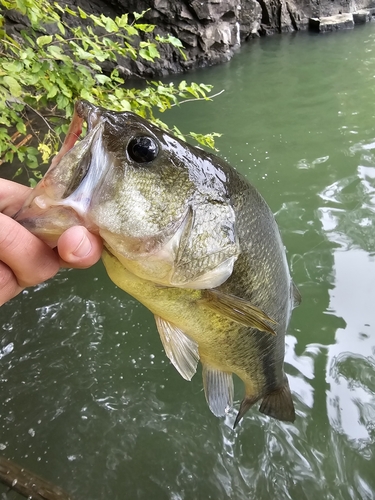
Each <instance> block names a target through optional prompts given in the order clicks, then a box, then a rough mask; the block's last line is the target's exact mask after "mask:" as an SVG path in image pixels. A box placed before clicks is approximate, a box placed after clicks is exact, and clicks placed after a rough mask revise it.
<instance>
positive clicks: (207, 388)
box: [202, 363, 233, 417]
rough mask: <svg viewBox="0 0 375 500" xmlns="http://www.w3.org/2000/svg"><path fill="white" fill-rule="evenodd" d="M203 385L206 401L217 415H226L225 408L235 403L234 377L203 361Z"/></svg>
mask: <svg viewBox="0 0 375 500" xmlns="http://www.w3.org/2000/svg"><path fill="white" fill-rule="evenodd" d="M202 375H203V387H204V393H205V396H206V401H207V404H208V406H209V407H210V410H211V411H212V413H213V414H214V415H215V416H216V417H221V416H223V415H225V410H226V408H227V407H228V406H232V404H233V377H232V374H231V373H228V372H223V371H221V370H217V369H216V368H212V367H210V366H207V365H206V364H204V363H203V370H202Z"/></svg>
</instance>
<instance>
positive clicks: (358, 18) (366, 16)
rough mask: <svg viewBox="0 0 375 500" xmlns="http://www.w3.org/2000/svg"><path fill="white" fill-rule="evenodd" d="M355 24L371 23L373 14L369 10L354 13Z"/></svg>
mask: <svg viewBox="0 0 375 500" xmlns="http://www.w3.org/2000/svg"><path fill="white" fill-rule="evenodd" d="M353 21H354V24H364V23H367V22H368V21H371V13H370V12H369V11H368V10H357V12H353Z"/></svg>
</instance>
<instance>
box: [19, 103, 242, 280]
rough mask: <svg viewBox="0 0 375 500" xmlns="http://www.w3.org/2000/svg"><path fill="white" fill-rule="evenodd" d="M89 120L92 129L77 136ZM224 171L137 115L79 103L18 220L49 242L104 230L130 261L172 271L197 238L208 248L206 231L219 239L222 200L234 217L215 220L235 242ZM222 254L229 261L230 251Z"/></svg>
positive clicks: (111, 243) (116, 250)
mask: <svg viewBox="0 0 375 500" xmlns="http://www.w3.org/2000/svg"><path fill="white" fill-rule="evenodd" d="M84 122H86V124H87V133H86V135H85V137H83V138H82V139H80V140H78V139H79V137H80V135H81V131H82V127H83V124H84ZM226 175H227V174H226V173H225V172H224V170H223V169H221V168H219V167H217V166H215V165H214V163H213V162H212V159H211V157H210V155H208V154H206V153H204V152H203V151H202V150H199V149H197V148H193V147H192V146H189V145H188V144H185V143H184V142H182V141H180V140H178V139H177V138H175V137H173V136H172V135H170V134H168V133H166V132H165V131H164V130H162V129H160V128H158V127H156V126H154V125H152V124H151V123H149V122H148V121H147V120H144V119H143V118H141V117H139V116H137V115H135V114H134V113H131V112H114V111H108V110H105V109H103V108H101V107H98V106H94V105H93V104H91V103H88V102H86V101H78V102H76V104H75V111H74V116H73V119H72V123H71V125H70V128H69V130H68V133H67V136H66V139H65V141H64V144H63V146H62V148H61V150H60V152H59V153H58V154H57V155H56V157H55V158H54V159H53V160H52V163H51V166H50V168H49V169H48V171H47V173H46V174H45V176H44V177H43V179H42V180H41V181H40V182H39V184H38V185H37V186H36V188H35V189H34V190H33V191H32V193H31V194H30V196H29V198H28V199H27V200H26V202H25V204H24V206H23V207H22V208H21V210H20V211H19V212H18V213H17V214H16V216H15V218H16V220H17V221H19V222H20V223H21V224H23V225H24V226H25V227H26V228H27V229H29V230H30V231H31V232H32V233H34V234H36V235H37V236H39V237H40V238H41V239H42V240H44V241H45V242H46V243H48V244H49V245H50V246H51V247H53V246H56V243H57V239H58V238H59V236H60V235H61V234H62V233H63V232H64V231H65V230H66V229H68V228H69V227H71V226H73V225H77V224H80V225H83V226H85V227H86V228H87V229H89V230H90V231H92V232H93V233H97V234H99V235H101V236H102V237H103V239H104V241H105V243H106V244H107V247H109V248H110V250H111V251H112V252H113V253H114V254H116V255H119V256H120V257H121V258H123V259H124V260H126V259H128V260H129V259H130V260H132V261H137V260H142V259H143V261H144V260H145V259H146V260H147V259H148V262H149V261H152V262H155V261H160V260H163V259H164V261H168V263H169V264H168V265H169V268H171V266H172V267H173V265H174V264H173V263H174V262H175V261H176V259H177V258H178V256H177V254H178V253H179V256H180V257H181V246H183V247H184V248H185V247H186V248H188V247H189V241H190V243H191V237H193V239H194V238H195V244H194V245H195V247H196V246H197V245H198V246H199V245H203V246H207V241H206V240H207V237H206V233H207V232H211V238H212V239H213V240H215V238H216V235H215V237H213V236H212V233H213V231H214V230H215V227H214V226H212V224H215V223H214V221H212V216H214V215H215V210H216V209H215V208H214V206H215V205H217V204H219V205H223V206H225V208H224V210H223V211H222V215H223V217H224V219H225V218H226V217H228V220H225V221H224V224H222V223H221V222H220V221H218V222H217V223H216V226H218V227H219V226H220V225H222V226H223V227H222V231H223V235H224V239H225V242H224V246H228V243H233V242H234V241H235V235H234V230H233V228H232V227H231V225H232V222H233V221H232V220H231V219H232V218H233V213H232V209H231V208H230V206H229V202H228V193H227V184H226ZM210 207H211V208H212V214H211V216H210V217H209V219H210V218H211V226H210V227H208V226H209V225H207V221H206V217H205V213H206V211H207V210H208V209H209V208H210ZM202 217H203V218H202ZM201 219H202V220H201ZM203 219H204V220H203ZM199 221H200V222H199ZM198 227H200V228H201V229H200V230H198V229H197V228H198ZM193 228H195V229H193ZM202 228H203V229H202ZM194 231H195V232H194ZM194 234H195V236H194ZM204 240H205V241H204ZM227 240H228V241H227ZM208 244H210V242H208ZM215 245H216V240H215ZM215 245H214V246H215ZM190 246H191V245H190ZM211 250H212V249H206V250H204V252H208V253H210V252H211ZM191 251H193V248H191ZM212 252H213V253H217V249H216V247H215V248H214V249H213V250H212ZM198 253H199V252H198ZM230 253H233V252H230ZM223 255H224V257H223V258H224V260H225V259H226V257H227V252H226V250H224V254H223ZM220 258H221V257H220ZM145 265H146V264H144V263H143V264H142V266H143V267H145ZM146 268H147V265H146ZM159 271H160V270H159ZM147 272H149V270H148V271H147V270H146V271H145V273H146V274H147ZM160 272H162V273H164V274H165V273H166V272H167V271H166V269H164V270H163V271H160ZM141 274H142V273H141ZM159 274H160V273H159ZM183 279H184V280H185V282H186V280H187V278H186V276H185V277H184V278H183ZM159 281H160V280H159ZM187 281H189V280H187ZM161 282H163V283H165V282H166V281H165V280H164V281H163V280H161ZM168 283H169V282H168Z"/></svg>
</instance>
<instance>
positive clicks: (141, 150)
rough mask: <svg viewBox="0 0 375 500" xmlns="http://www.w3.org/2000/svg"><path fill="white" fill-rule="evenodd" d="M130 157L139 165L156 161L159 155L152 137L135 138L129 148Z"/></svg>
mask: <svg viewBox="0 0 375 500" xmlns="http://www.w3.org/2000/svg"><path fill="white" fill-rule="evenodd" d="M127 151H128V155H129V157H130V158H131V159H132V160H134V161H135V162H137V163H147V162H150V161H152V160H155V158H156V157H157V155H158V153H159V147H158V145H157V143H156V142H155V141H154V139H152V138H151V137H134V138H133V139H132V140H131V141H130V142H129V144H128V147H127Z"/></svg>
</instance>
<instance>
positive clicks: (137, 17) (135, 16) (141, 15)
mask: <svg viewBox="0 0 375 500" xmlns="http://www.w3.org/2000/svg"><path fill="white" fill-rule="evenodd" d="M149 10H150V9H146V10H143V11H142V12H140V13H138V12H133V16H134V19H135V20H136V21H138V19H140V18H141V17H143V16H144V15H145V14H146V12H148V11H149Z"/></svg>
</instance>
